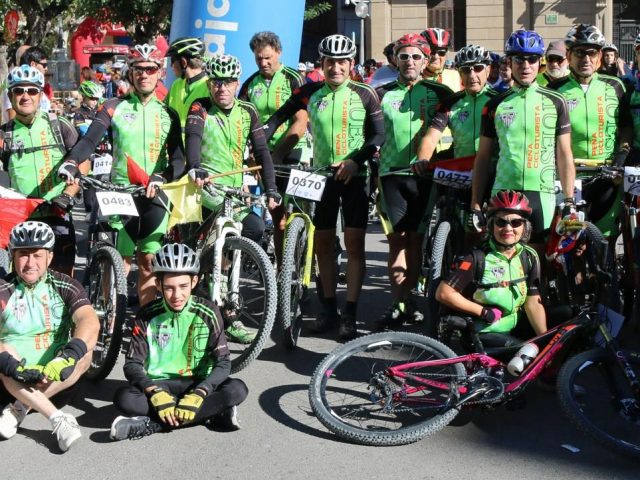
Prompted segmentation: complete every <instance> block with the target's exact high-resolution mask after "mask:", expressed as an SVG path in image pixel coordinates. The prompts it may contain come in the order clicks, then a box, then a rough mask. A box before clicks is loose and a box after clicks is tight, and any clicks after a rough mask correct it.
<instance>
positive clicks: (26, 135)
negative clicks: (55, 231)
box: [0, 111, 78, 200]
mask: <svg viewBox="0 0 640 480" xmlns="http://www.w3.org/2000/svg"><path fill="white" fill-rule="evenodd" d="M0 135H1V136H2V141H1V142H2V143H1V146H0V148H1V158H2V166H3V169H4V170H5V171H7V172H8V173H9V181H10V182H11V187H12V188H13V189H15V190H17V191H18V192H20V193H22V194H24V195H27V196H29V197H33V198H44V199H45V200H51V199H52V198H53V197H55V196H57V195H59V194H61V193H62V191H63V190H64V188H65V186H66V185H65V182H64V180H63V179H61V178H60V177H58V167H60V165H61V164H62V161H63V160H64V156H65V155H66V153H67V152H68V151H69V150H71V148H72V147H73V146H74V145H75V144H76V142H77V140H78V132H77V131H76V129H75V128H74V127H73V125H72V124H71V122H69V120H67V119H66V118H64V117H57V116H56V115H54V114H50V113H47V112H43V111H38V112H37V113H36V115H35V118H34V120H33V122H32V123H31V124H30V125H25V124H23V123H22V122H20V120H18V119H17V118H15V119H13V120H10V121H9V122H7V123H5V124H4V125H2V127H0Z"/></svg>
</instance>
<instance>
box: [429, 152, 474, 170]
mask: <svg viewBox="0 0 640 480" xmlns="http://www.w3.org/2000/svg"><path fill="white" fill-rule="evenodd" d="M475 159H476V156H475V155H469V156H468V157H460V158H450V159H448V160H437V161H435V162H429V168H430V169H431V170H433V169H436V168H446V169H447V170H455V171H457V172H462V171H467V170H472V169H473V162H474V160H475Z"/></svg>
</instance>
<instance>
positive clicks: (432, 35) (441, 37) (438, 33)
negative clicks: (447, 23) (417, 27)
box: [421, 28, 451, 49]
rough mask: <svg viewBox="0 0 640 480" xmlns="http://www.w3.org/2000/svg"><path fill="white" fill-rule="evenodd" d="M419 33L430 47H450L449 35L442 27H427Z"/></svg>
mask: <svg viewBox="0 0 640 480" xmlns="http://www.w3.org/2000/svg"><path fill="white" fill-rule="evenodd" d="M421 35H422V36H423V37H424V38H425V39H426V40H427V42H428V43H429V45H431V48H432V49H433V48H450V47H451V35H450V34H449V32H448V31H446V30H444V29H442V28H427V29H426V30H424V31H423V32H422V33H421Z"/></svg>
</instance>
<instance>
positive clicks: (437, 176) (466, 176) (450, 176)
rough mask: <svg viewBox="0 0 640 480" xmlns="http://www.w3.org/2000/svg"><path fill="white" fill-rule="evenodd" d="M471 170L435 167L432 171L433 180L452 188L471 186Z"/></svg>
mask: <svg viewBox="0 0 640 480" xmlns="http://www.w3.org/2000/svg"><path fill="white" fill-rule="evenodd" d="M472 172H473V170H465V171H457V170H447V169H446V168H440V167H436V169H435V170H434V171H433V181H434V182H436V183H439V184H440V185H445V186H447V187H453V188H461V189H463V188H471V177H472V175H471V174H472Z"/></svg>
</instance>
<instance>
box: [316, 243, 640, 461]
mask: <svg viewBox="0 0 640 480" xmlns="http://www.w3.org/2000/svg"><path fill="white" fill-rule="evenodd" d="M603 249H606V247H604V246H603ZM605 253H607V252H605ZM598 275H599V280H600V282H601V283H600V285H601V286H602V287H603V288H607V287H608V280H609V279H610V277H611V273H610V272H609V271H605V270H604V269H600V270H599V271H598ZM575 309H577V312H578V313H577V315H576V316H575V317H573V318H571V319H569V320H566V321H565V322H563V323H561V324H560V325H558V326H556V327H554V328H552V329H550V330H549V331H547V332H545V333H544V334H542V335H539V336H537V337H535V338H533V339H531V340H528V341H527V342H523V343H521V344H518V345H514V346H510V347H498V348H491V349H485V348H484V345H483V344H482V341H481V339H480V336H479V334H478V333H476V331H475V328H474V322H473V319H471V318H462V317H456V316H446V317H443V319H442V323H443V325H445V326H447V327H448V328H452V329H456V330H461V331H463V332H465V333H466V334H467V335H468V336H469V337H470V338H471V342H472V345H473V350H474V352H473V353H470V354H466V355H461V356H457V355H456V354H455V353H454V352H453V351H452V350H451V349H450V348H449V347H447V346H445V345H444V344H443V343H440V342H439V341H437V340H435V339H432V338H429V337H425V336H422V335H418V334H413V333H405V332H384V333H377V334H372V335H367V336H364V337H361V338H358V339H356V340H353V341H351V342H349V343H347V344H345V345H342V346H340V347H338V348H337V349H336V350H334V351H333V352H331V353H330V354H329V355H327V356H326V357H325V358H324V359H323V360H322V362H321V363H320V365H319V366H318V367H317V368H316V370H315V372H314V374H313V376H312V377H311V382H310V385H309V400H310V403H311V407H312V409H313V411H314V413H315V415H316V416H317V418H318V419H319V420H320V422H321V423H322V424H323V425H324V426H325V427H327V428H328V429H329V430H330V431H331V432H333V433H335V434H336V435H338V436H339V437H341V438H344V439H346V440H349V441H352V442H355V443H360V444H365V445H385V446H388V445H403V444H408V443H412V442H415V441H418V440H420V439H422V438H424V437H426V436H428V435H431V434H434V433H436V432H438V431H439V430H441V429H443V428H444V427H445V426H446V425H447V424H449V423H450V422H451V421H452V420H453V419H454V418H455V417H456V415H457V414H458V413H459V412H460V411H461V410H463V409H467V408H484V409H491V408H495V407H497V406H499V405H503V404H505V403H508V402H509V401H511V400H513V399H515V398H517V397H518V396H519V395H521V394H522V393H523V391H524V390H525V388H526V387H527V386H528V385H529V384H530V383H531V382H533V381H534V380H535V379H536V378H538V377H539V376H540V375H541V373H542V372H544V371H545V370H547V369H549V367H550V366H551V367H552V368H553V367H555V366H557V365H558V364H559V362H561V361H562V360H564V359H565V358H567V357H568V356H570V355H571V354H574V353H575V352H576V351H584V353H580V354H579V355H577V356H575V357H573V359H571V360H569V361H568V362H566V363H565V364H564V365H563V366H562V368H561V370H560V373H559V376H558V382H557V387H556V388H557V392H558V396H559V398H560V401H561V405H562V408H563V411H564V413H565V414H566V415H567V416H568V417H569V418H570V419H571V420H572V421H573V423H574V424H576V425H578V426H579V427H580V428H581V429H582V430H583V431H585V432H587V433H589V435H591V437H592V438H594V439H595V440H597V441H599V442H601V443H603V444H604V445H606V446H608V447H609V448H611V449H614V450H615V451H617V452H620V453H623V454H629V455H632V456H635V457H640V435H639V434H638V432H639V424H640V382H639V380H638V375H640V352H637V351H634V352H630V351H623V350H621V349H620V348H619V347H618V344H617V341H616V340H615V338H613V336H612V335H611V334H610V332H609V325H608V323H609V318H608V313H607V312H608V311H607V310H606V309H604V310H603V309H602V308H599V307H598V305H597V303H596V302H593V303H591V304H589V305H584V306H576V307H575ZM573 311H574V309H573V308H572V309H570V310H569V313H573ZM596 341H599V342H600V345H601V346H597V347H596V348H594V349H590V350H587V351H585V349H586V348H591V347H593V346H594V345H597V344H596ZM531 342H533V343H535V344H536V345H537V346H538V347H539V353H538V354H537V355H536V356H535V358H532V359H531V361H530V363H529V364H528V365H527V366H526V368H524V370H522V372H521V374H520V376H512V375H511V374H508V373H507V372H505V366H506V363H507V362H508V361H509V360H508V359H510V358H512V357H513V356H514V354H515V353H516V352H517V351H519V350H520V348H521V347H522V346H523V345H525V344H526V343H531ZM550 370H551V369H549V371H550Z"/></svg>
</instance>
